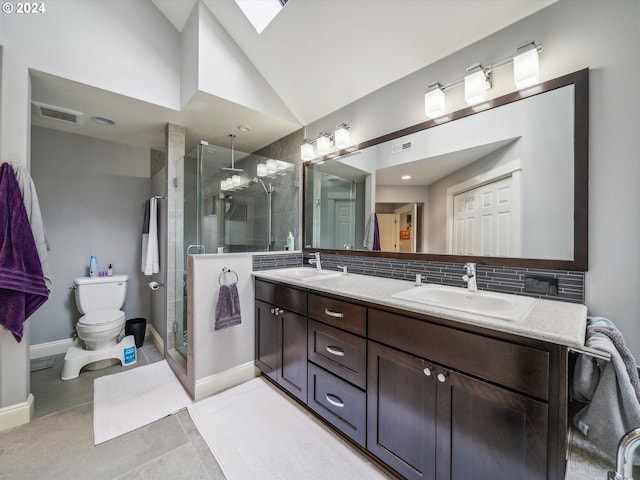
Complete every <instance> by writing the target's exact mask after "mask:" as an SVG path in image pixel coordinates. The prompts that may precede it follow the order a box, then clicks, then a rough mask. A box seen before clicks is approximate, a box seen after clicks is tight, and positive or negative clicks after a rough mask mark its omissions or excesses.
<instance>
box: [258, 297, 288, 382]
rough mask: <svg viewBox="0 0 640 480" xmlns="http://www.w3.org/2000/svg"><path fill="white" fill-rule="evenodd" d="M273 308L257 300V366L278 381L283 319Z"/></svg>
mask: <svg viewBox="0 0 640 480" xmlns="http://www.w3.org/2000/svg"><path fill="white" fill-rule="evenodd" d="M273 309H274V307H273V305H269V304H268V303H265V302H261V301H260V300H256V333H255V337H256V341H255V344H256V347H255V349H256V367H258V368H259V369H260V370H261V371H262V373H264V374H265V375H267V376H268V377H269V378H271V379H273V380H275V381H278V374H279V372H280V363H281V362H280V355H281V348H280V345H281V344H282V340H281V338H282V335H281V331H282V328H281V323H282V319H281V318H280V317H278V316H276V315H275V314H274V313H273Z"/></svg>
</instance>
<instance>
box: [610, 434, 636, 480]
mask: <svg viewBox="0 0 640 480" xmlns="http://www.w3.org/2000/svg"><path fill="white" fill-rule="evenodd" d="M639 446H640V428H636V429H635V430H631V431H630V432H628V433H627V434H626V435H625V436H624V437H622V438H621V439H620V443H618V452H617V455H616V471H615V472H609V474H608V475H607V480H633V454H634V453H635V451H636V449H637V448H638V447H639Z"/></svg>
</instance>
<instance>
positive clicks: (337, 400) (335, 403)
mask: <svg viewBox="0 0 640 480" xmlns="http://www.w3.org/2000/svg"><path fill="white" fill-rule="evenodd" d="M325 397H326V399H327V402H329V403H330V404H331V405H333V406H335V407H340V408H342V407H344V402H343V401H342V400H341V399H340V397H336V396H335V395H332V394H330V393H327V394H325ZM334 398H335V400H334Z"/></svg>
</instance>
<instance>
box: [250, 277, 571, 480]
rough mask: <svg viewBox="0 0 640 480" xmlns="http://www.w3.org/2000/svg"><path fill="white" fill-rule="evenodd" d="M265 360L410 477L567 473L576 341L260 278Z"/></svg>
mask: <svg viewBox="0 0 640 480" xmlns="http://www.w3.org/2000/svg"><path fill="white" fill-rule="evenodd" d="M305 312H306V313H305ZM256 365H257V366H258V367H259V368H260V369H261V370H262V371H263V372H264V374H265V375H267V376H269V377H270V378H272V379H273V380H274V381H276V382H277V383H278V384H280V385H281V386H282V388H284V389H285V390H287V391H288V392H290V393H291V394H292V395H294V396H296V397H297V398H298V399H300V400H301V401H303V402H305V403H306V404H307V406H308V407H309V408H310V409H311V410H313V411H314V412H315V413H316V414H317V415H318V416H320V417H322V418H323V419H325V420H326V421H327V422H328V423H330V424H331V425H333V426H334V427H335V428H336V429H338V430H339V431H341V432H342V433H344V434H345V435H346V436H348V437H349V438H351V439H352V440H353V441H354V442H355V443H357V444H358V445H360V446H361V447H362V448H366V449H367V450H368V451H369V452H370V453H371V454H373V455H374V456H376V457H377V458H378V459H380V460H381V461H382V462H383V463H385V464H386V465H387V466H388V467H390V468H391V469H393V470H395V471H396V472H397V473H399V474H400V475H401V476H402V477H404V478H407V479H431V480H468V479H473V480H485V479H486V480H514V479H517V480H543V479H547V480H562V479H563V478H564V473H565V466H566V449H567V417H568V415H567V403H568V392H567V385H568V365H567V349H566V347H562V346H559V345H555V344H550V343H547V342H544V341H539V340H532V339H526V338H521V337H517V336H514V335H509V334H503V333H500V332H493V331H487V330H486V329H483V328H479V327H473V326H469V325H467V326H464V325H461V326H460V328H458V326H457V325H456V324H451V323H450V322H444V321H441V320H440V319H437V318H433V317H428V316H426V315H418V314H416V315H412V314H410V315H405V314H404V312H403V311H399V310H394V309H383V308H377V305H374V304H366V306H365V305H363V304H362V302H360V303H355V302H349V301H346V300H342V299H340V297H337V296H324V295H318V294H316V293H315V292H312V291H309V292H306V291H303V290H298V289H295V288H289V287H286V286H283V285H280V284H277V283H271V282H263V281H261V280H256Z"/></svg>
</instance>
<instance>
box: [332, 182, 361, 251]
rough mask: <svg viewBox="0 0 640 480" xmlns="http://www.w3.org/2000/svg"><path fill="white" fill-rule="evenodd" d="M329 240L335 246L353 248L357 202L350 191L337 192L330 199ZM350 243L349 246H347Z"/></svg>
mask: <svg viewBox="0 0 640 480" xmlns="http://www.w3.org/2000/svg"><path fill="white" fill-rule="evenodd" d="M328 210H329V221H328V222H327V227H328V229H329V232H328V233H329V239H330V240H329V241H330V244H331V246H332V247H333V248H340V249H341V248H344V249H347V248H353V245H354V243H355V235H356V232H355V219H356V202H355V198H353V197H352V195H351V194H350V193H346V194H345V193H343V194H341V193H336V194H335V195H331V196H330V198H329V200H328ZM347 245H349V247H347Z"/></svg>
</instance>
